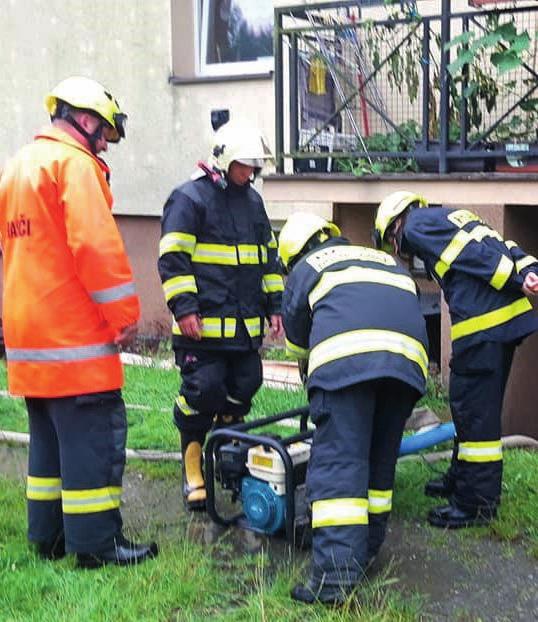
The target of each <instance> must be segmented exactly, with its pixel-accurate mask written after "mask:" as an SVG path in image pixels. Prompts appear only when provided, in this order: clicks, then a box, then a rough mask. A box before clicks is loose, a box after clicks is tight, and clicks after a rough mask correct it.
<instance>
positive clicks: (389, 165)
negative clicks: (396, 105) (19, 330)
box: [338, 121, 420, 177]
mask: <svg viewBox="0 0 538 622" xmlns="http://www.w3.org/2000/svg"><path fill="white" fill-rule="evenodd" d="M419 135H420V130H419V127H418V124H417V123H416V121H407V122H406V123H402V124H401V125H399V126H398V131H393V132H388V133H386V134H382V133H376V134H372V136H365V137H363V140H364V144H365V146H366V149H367V150H368V151H389V152H391V151H392V152H394V151H413V150H414V148H415V142H416V141H417V139H418V137H419ZM338 170H339V171H340V172H343V173H351V174H353V175H357V176H359V177H361V176H363V175H380V174H381V173H405V172H410V171H411V172H417V171H418V170H419V168H418V164H417V162H416V161H415V159H414V158H375V159H372V161H371V162H370V160H368V159H367V158H342V159H340V160H338Z"/></svg>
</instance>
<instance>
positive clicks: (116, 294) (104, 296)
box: [90, 281, 136, 304]
mask: <svg viewBox="0 0 538 622" xmlns="http://www.w3.org/2000/svg"><path fill="white" fill-rule="evenodd" d="M135 294H136V288H135V284H134V283H133V282H132V281H131V282H130V283H123V285H116V286H115V287H107V288H106V289H99V290H95V291H93V292H90V296H91V299H92V300H93V301H94V302H96V303H97V304H104V303H107V302H117V301H118V300H123V299H124V298H128V297H129V296H134V295H135Z"/></svg>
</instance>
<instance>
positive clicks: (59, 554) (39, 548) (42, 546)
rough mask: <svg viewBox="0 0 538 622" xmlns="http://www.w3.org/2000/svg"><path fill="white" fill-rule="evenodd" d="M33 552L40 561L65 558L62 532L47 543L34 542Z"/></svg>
mask: <svg viewBox="0 0 538 622" xmlns="http://www.w3.org/2000/svg"><path fill="white" fill-rule="evenodd" d="M34 546H35V550H36V552H37V554H38V555H39V557H41V559H48V560H50V561H56V560H57V559H62V558H63V557H65V538H64V534H63V531H62V532H61V533H59V534H58V535H57V536H56V537H55V538H53V539H52V540H50V541H47V542H35V543H34Z"/></svg>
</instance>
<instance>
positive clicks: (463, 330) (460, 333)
mask: <svg viewBox="0 0 538 622" xmlns="http://www.w3.org/2000/svg"><path fill="white" fill-rule="evenodd" d="M531 309H532V305H531V303H530V302H529V300H528V299H527V297H526V296H524V297H523V298H518V299H517V300H516V301H515V302H512V303H511V304H509V305H506V307H501V308H500V309H495V310H494V311H489V312H488V313H483V314H482V315H477V316H475V317H470V318H469V319H467V320H463V321H462V322H457V323H456V324H454V325H453V326H452V328H451V329H450V335H451V337H452V341H456V340H457V339H461V338H462V337H467V336H468V335H474V333H478V332H480V331H482V330H488V329H489V328H494V327H495V326H499V325H500V324H504V323H505V322H509V321H510V320H511V319H513V318H515V317H517V316H518V315H521V314H523V313H526V312H527V311H530V310H531Z"/></svg>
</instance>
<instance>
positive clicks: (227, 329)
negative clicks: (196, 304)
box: [172, 317, 237, 339]
mask: <svg viewBox="0 0 538 622" xmlns="http://www.w3.org/2000/svg"><path fill="white" fill-rule="evenodd" d="M223 326H224V332H223ZM236 327H237V320H236V319H235V318H234V317H225V318H220V317H203V318H202V337H204V338H207V339H222V337H226V338H233V337H235V333H236ZM172 334H173V335H182V334H183V333H182V332H181V328H179V326H178V323H177V322H176V321H175V320H172Z"/></svg>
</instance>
